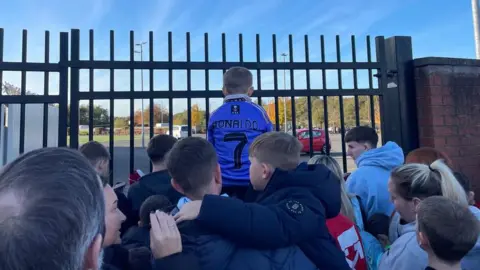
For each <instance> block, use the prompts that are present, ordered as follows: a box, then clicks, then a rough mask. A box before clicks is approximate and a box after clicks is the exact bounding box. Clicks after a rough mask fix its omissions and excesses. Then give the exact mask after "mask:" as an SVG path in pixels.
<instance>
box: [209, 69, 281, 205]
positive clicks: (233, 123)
mask: <svg viewBox="0 0 480 270" xmlns="http://www.w3.org/2000/svg"><path fill="white" fill-rule="evenodd" d="M252 83H253V78H252V73H251V72H250V71H249V70H248V69H246V68H243V67H232V68H230V69H229V70H227V72H225V74H224V75H223V89H222V91H223V94H224V96H225V99H224V103H223V104H222V105H221V106H220V107H219V108H218V109H217V110H215V111H214V112H212V114H211V116H210V120H209V122H208V132H207V139H208V141H209V142H211V143H212V144H213V146H214V147H215V150H216V152H217V155H218V162H219V164H220V168H221V171H222V179H223V192H225V193H228V194H229V195H230V196H236V197H239V198H243V196H244V194H245V192H246V190H247V188H248V185H249V183H250V177H249V167H250V161H249V159H248V148H249V147H250V144H251V143H252V142H253V140H255V138H256V137H257V136H259V135H261V134H263V133H265V132H269V131H272V129H273V126H272V123H271V122H270V119H269V118H268V115H267V113H266V112H265V110H264V109H263V108H262V107H261V106H259V105H258V104H255V103H254V102H252V100H251V98H250V96H251V95H252V93H253V87H252Z"/></svg>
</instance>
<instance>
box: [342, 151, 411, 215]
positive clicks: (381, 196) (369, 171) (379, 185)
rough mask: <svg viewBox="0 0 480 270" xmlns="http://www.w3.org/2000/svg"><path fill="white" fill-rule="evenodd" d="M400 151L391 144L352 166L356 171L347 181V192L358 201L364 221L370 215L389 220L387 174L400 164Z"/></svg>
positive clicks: (359, 159)
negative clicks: (380, 216)
mask: <svg viewBox="0 0 480 270" xmlns="http://www.w3.org/2000/svg"><path fill="white" fill-rule="evenodd" d="M403 161H404V155H403V151H402V148H400V146H398V145H397V144H396V143H394V142H387V143H386V144H385V145H384V146H382V147H379V148H375V149H371V150H368V151H365V152H364V153H362V154H361V155H360V156H359V157H358V158H357V159H356V160H355V162H356V163H357V167H358V169H357V170H355V171H354V172H353V173H352V174H351V175H350V176H349V177H348V180H347V192H348V193H353V194H356V195H358V196H359V197H360V199H361V203H362V206H363V209H365V211H366V212H367V213H366V215H367V218H370V217H371V216H372V215H373V214H377V213H379V214H385V215H387V216H390V215H391V214H392V212H393V204H392V203H391V202H390V194H389V193H388V187H387V185H388V178H389V177H390V172H391V171H392V170H393V169H394V168H395V167H398V166H400V165H402V164H403Z"/></svg>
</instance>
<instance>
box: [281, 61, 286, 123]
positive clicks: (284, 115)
mask: <svg viewBox="0 0 480 270" xmlns="http://www.w3.org/2000/svg"><path fill="white" fill-rule="evenodd" d="M281 56H283V63H286V61H287V60H286V57H287V54H286V53H282V54H281ZM283 90H287V75H286V70H285V69H284V70H283ZM283 117H284V118H283V119H284V125H285V132H287V97H283Z"/></svg>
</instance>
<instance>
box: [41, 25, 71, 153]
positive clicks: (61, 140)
mask: <svg viewBox="0 0 480 270" xmlns="http://www.w3.org/2000/svg"><path fill="white" fill-rule="evenodd" d="M59 64H60V72H59V73H60V74H59V84H60V87H59V88H60V91H59V95H60V102H59V104H58V106H59V114H58V146H60V147H64V146H67V130H68V33H67V32H61V33H60V61H59ZM44 128H45V127H44Z"/></svg>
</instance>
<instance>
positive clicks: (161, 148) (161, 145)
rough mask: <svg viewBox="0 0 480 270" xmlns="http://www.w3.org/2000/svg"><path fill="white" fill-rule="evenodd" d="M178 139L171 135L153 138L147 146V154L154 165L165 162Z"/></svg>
mask: <svg viewBox="0 0 480 270" xmlns="http://www.w3.org/2000/svg"><path fill="white" fill-rule="evenodd" d="M176 142H177V139H176V138H175V137H173V136H170V135H165V134H161V135H157V136H155V137H153V138H152V139H151V140H150V141H149V142H148V146H147V154H148V157H149V158H150V160H151V161H152V162H153V163H160V162H163V161H164V159H165V156H166V155H167V153H168V151H170V149H172V147H173V145H174V144H175V143H176Z"/></svg>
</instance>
